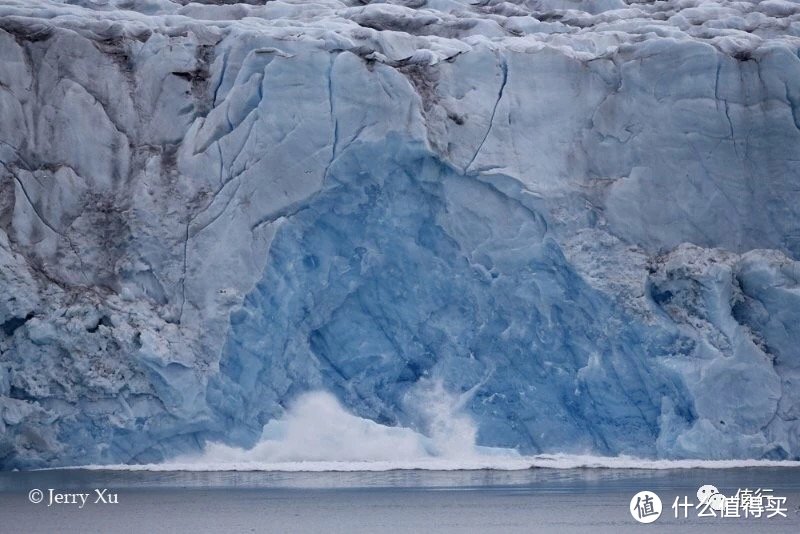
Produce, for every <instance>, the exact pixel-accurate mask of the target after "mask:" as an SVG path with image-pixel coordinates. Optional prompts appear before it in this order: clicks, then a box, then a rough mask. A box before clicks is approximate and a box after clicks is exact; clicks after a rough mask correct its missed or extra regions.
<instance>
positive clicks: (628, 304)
mask: <svg viewBox="0 0 800 534" xmlns="http://www.w3.org/2000/svg"><path fill="white" fill-rule="evenodd" d="M221 4H224V5H221ZM799 45H800V5H798V4H795V3H791V2H785V1H780V0H767V1H764V2H706V1H699V0H678V1H674V0H672V1H662V2H655V3H644V2H642V3H639V2H624V1H622V0H592V1H577V0H575V1H573V0H552V1H550V0H542V1H507V2H495V1H486V2H462V1H456V0H428V1H425V0H419V1H417V0H413V1H411V0H405V1H399V0H398V1H387V2H361V1H359V2H340V1H335V0H320V1H317V2H313V3H312V2H299V1H285V0H276V1H271V2H266V3H264V2H255V1H251V2H239V3H235V2H213V1H204V2H201V3H189V2H183V1H181V2H176V1H169V0H105V1H88V0H77V1H70V2H60V1H55V0H50V1H27V0H26V1H21V0H20V1H15V0H11V1H6V2H3V4H2V5H0V119H1V120H0V289H2V294H0V466H1V467H3V468H12V467H35V466H52V465H64V464H76V463H128V462H131V463H137V462H156V461H161V460H164V459H169V458H173V457H176V456H179V455H184V454H192V453H196V452H197V451H199V450H200V449H202V447H203V445H204V443H206V441H207V440H212V441H214V442H223V443H227V444H228V445H231V446H237V447H249V446H252V445H254V444H255V443H256V442H257V440H258V439H259V437H260V436H261V434H262V428H263V427H264V425H265V424H268V423H270V422H271V421H274V420H276V419H277V418H280V417H281V416H282V415H283V414H284V413H285V410H286V407H287V406H289V405H290V403H291V402H292V401H293V400H294V399H296V398H297V397H298V396H299V395H300V394H302V393H303V392H306V391H310V390H326V391H329V392H331V393H332V394H334V395H335V396H336V397H337V398H338V399H339V401H340V402H341V403H342V404H343V405H344V406H345V407H346V408H347V409H348V410H349V411H350V412H352V413H353V414H354V415H356V416H359V417H363V418H368V419H371V420H373V421H375V422H377V423H380V424H383V425H391V426H403V427H408V428H411V429H414V430H415V431H418V432H422V433H427V434H430V433H431V432H432V429H431V428H428V426H429V425H428V423H427V421H428V420H427V419H426V418H425V417H423V416H422V415H421V411H420V409H419V400H418V398H417V396H416V395H415V392H416V391H418V386H419V384H420V383H424V381H426V380H436V381H441V383H442V384H443V386H444V387H445V388H446V390H447V391H449V392H451V394H453V395H456V396H458V398H459V399H460V404H459V407H460V409H461V410H462V411H463V413H465V414H468V415H469V416H470V417H471V418H472V420H473V421H475V423H476V429H477V443H478V444H479V445H481V446H496V447H510V448H516V449H518V450H519V451H520V452H521V453H523V454H530V453H572V454H604V455H619V454H626V455H631V456H641V457H651V458H673V459H674V458H699V459H741V458H767V459H789V458H793V459H798V458H800V355H798V349H797V346H798V342H800V286H798V278H799V277H800V265H798V262H797V260H798V259H800V169H799V168H798V166H797V155H796V154H797V147H798V146H799V145H800V130H799V129H798V128H799V127H800V122H798V121H800V118H798V113H799V111H798V110H799V109H800V108H798V105H800V59H798V46H799Z"/></svg>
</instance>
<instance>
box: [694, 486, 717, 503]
mask: <svg viewBox="0 0 800 534" xmlns="http://www.w3.org/2000/svg"><path fill="white" fill-rule="evenodd" d="M718 494H719V490H718V489H717V487H716V486H712V485H711V484H706V485H705V486H700V489H699V490H697V500H698V501H699V502H700V504H705V503H706V501H707V500H708V499H709V498H711V496H712V495H718Z"/></svg>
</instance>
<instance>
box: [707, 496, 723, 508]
mask: <svg viewBox="0 0 800 534" xmlns="http://www.w3.org/2000/svg"><path fill="white" fill-rule="evenodd" d="M707 502H708V506H709V507H710V508H711V509H712V510H716V511H717V512H721V511H722V509H723V508H725V496H724V495H723V494H721V493H715V494H714V495H712V496H711V497H709V498H708V501H707Z"/></svg>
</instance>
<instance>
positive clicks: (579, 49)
mask: <svg viewBox="0 0 800 534" xmlns="http://www.w3.org/2000/svg"><path fill="white" fill-rule="evenodd" d="M0 17H2V18H3V19H4V21H5V23H6V24H14V23H15V22H16V23H19V24H21V25H22V26H23V27H25V28H27V30H28V31H34V32H47V31H48V28H49V27H50V26H59V27H65V28H70V29H72V30H74V31H77V32H81V33H90V34H94V36H96V37H97V38H101V39H109V38H115V37H124V36H127V37H135V38H140V37H144V36H147V35H148V34H149V32H152V31H159V32H163V33H167V34H173V33H182V32H186V31H187V30H190V31H192V33H194V34H195V35H196V36H197V37H198V38H199V39H201V40H205V39H208V40H209V41H211V42H216V41H217V40H218V38H219V37H221V36H222V35H225V34H227V33H230V32H259V33H264V34H268V35H272V36H274V37H276V38H279V39H284V40H304V41H309V42H316V43H317V44H318V46H320V47H321V48H325V49H329V50H336V49H339V50H350V51H353V52H356V53H358V54H359V55H361V56H362V57H365V58H367V59H373V60H376V61H380V62H392V61H399V60H403V61H406V62H411V63H421V64H434V63H436V62H438V61H441V60H445V59H449V58H452V57H453V56H455V55H457V54H459V53H462V52H464V51H466V50H468V49H470V48H471V47H472V46H475V45H477V44H479V43H482V44H488V45H489V46H496V47H501V48H509V49H512V50H517V51H526V50H539V49H541V48H542V47H552V48H556V49H559V50H561V51H562V52H564V53H566V54H569V55H572V56H575V57H578V58H580V59H583V60H589V59H593V58H597V57H603V56H607V55H610V54H613V53H614V52H615V51H616V50H617V49H618V48H619V47H621V46H625V45H635V44H637V43H643V42H647V41H651V40H658V39H674V40H695V41H702V42H707V43H709V44H711V45H712V46H714V47H716V48H718V49H719V50H721V51H722V52H725V53H727V54H730V55H733V56H736V55H745V56H746V55H748V54H749V53H751V52H752V51H754V50H756V49H758V48H761V47H768V46H771V45H774V44H789V45H792V46H798V45H800V3H796V2H793V1H787V0H765V1H752V0H749V1H739V2H729V1H725V0H718V1H715V0H664V1H659V0H656V1H645V0H510V1H500V0H476V1H471V0H374V1H370V0H315V1H310V2H308V1H302V0H266V1H263V0H247V1H244V2H236V1H233V0H201V1H199V2H188V1H186V0H9V1H7V2H4V5H2V6H0Z"/></svg>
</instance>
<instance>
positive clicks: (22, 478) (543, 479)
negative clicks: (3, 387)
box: [0, 467, 800, 493]
mask: <svg viewBox="0 0 800 534" xmlns="http://www.w3.org/2000/svg"><path fill="white" fill-rule="evenodd" d="M707 481H713V482H714V483H715V484H716V485H717V486H720V487H721V486H725V487H737V488H738V487H748V486H749V487H754V486H755V487H775V488H781V489H784V490H795V491H796V490H800V469H798V468H780V467H754V468H740V469H668V470H648V469H529V470H524V471H492V470H479V471H422V470H420V471H413V470H401V471H382V472H335V473H303V472H297V473H287V472H264V471H222V472H218V471H215V472H202V471H164V472H151V471H103V470H82V469H67V470H48V471H26V472H3V473H0V491H3V492H16V491H23V490H25V488H31V487H59V488H63V489H72V488H74V489H80V488H86V487H109V488H112V487H113V488H204V489H211V488H218V489H225V488H242V489H246V488H265V489H266V488H275V489H292V488H296V489H348V488H350V489H357V488H375V489H378V488H394V489H397V488H408V489H414V488H416V489H448V490H454V489H457V490H463V491H469V490H481V491H486V490H491V489H502V490H505V491H508V490H512V491H523V492H529V493H576V492H577V493H595V492H597V493H602V492H608V491H627V490H631V489H636V488H641V487H643V486H647V487H648V488H650V489H654V490H658V489H680V488H684V487H686V488H692V487H694V488H697V487H698V486H700V485H703V484H705V483H707Z"/></svg>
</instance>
